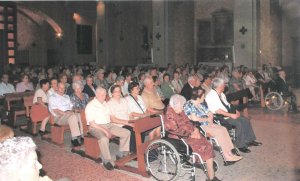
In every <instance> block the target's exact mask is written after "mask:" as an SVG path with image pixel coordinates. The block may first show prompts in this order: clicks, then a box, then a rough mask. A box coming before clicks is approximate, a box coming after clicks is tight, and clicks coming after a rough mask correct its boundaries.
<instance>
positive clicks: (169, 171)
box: [146, 115, 218, 181]
mask: <svg viewBox="0 0 300 181" xmlns="http://www.w3.org/2000/svg"><path fill="white" fill-rule="evenodd" d="M159 116H160V119H161V128H162V130H161V139H158V140H155V141H153V142H151V143H150V144H149V145H148V147H147V149H146V164H147V168H148V171H149V173H150V174H151V175H152V176H153V178H155V179H156V180H172V181H173V180H177V179H178V178H179V177H182V176H184V175H185V173H183V171H186V172H190V173H189V174H191V176H190V180H192V181H195V172H196V167H198V166H199V168H200V169H202V170H203V171H204V173H205V174H206V176H207V178H208V174H207V167H206V163H205V162H204V161H203V160H202V158H201V155H199V154H198V153H195V152H193V151H192V149H191V147H190V146H189V145H188V144H187V143H186V142H185V141H184V139H183V137H181V138H180V139H172V138H168V137H167V134H171V133H169V132H167V131H165V126H164V120H163V116H162V115H159ZM179 137H180V136H179ZM197 158H198V159H199V161H200V163H199V164H198V163H196V159H197ZM213 168H214V170H215V172H216V171H217V170H218V164H217V162H215V161H214V162H213Z"/></svg>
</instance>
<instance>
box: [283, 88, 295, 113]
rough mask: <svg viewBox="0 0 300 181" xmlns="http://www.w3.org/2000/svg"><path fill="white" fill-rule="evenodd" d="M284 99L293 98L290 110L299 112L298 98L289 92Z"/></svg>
mask: <svg viewBox="0 0 300 181" xmlns="http://www.w3.org/2000/svg"><path fill="white" fill-rule="evenodd" d="M283 96H284V97H290V98H291V103H290V107H289V110H291V111H297V97H296V95H295V94H294V93H293V92H288V93H284V94H283Z"/></svg>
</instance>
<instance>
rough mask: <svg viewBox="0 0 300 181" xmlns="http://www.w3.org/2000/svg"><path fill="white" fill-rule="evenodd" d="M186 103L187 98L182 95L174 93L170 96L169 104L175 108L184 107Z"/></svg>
mask: <svg viewBox="0 0 300 181" xmlns="http://www.w3.org/2000/svg"><path fill="white" fill-rule="evenodd" d="M185 103H186V99H185V98H184V97H183V96H182V95H179V94H174V95H172V96H171V98H170V102H169V105H170V106H171V108H173V109H174V108H176V107H182V108H183V105H184V104H185Z"/></svg>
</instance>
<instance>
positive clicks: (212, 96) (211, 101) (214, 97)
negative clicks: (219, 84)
mask: <svg viewBox="0 0 300 181" xmlns="http://www.w3.org/2000/svg"><path fill="white" fill-rule="evenodd" d="M221 99H222V101H223V102H224V104H225V105H227V106H229V105H230V104H229V103H228V102H227V100H226V96H225V94H224V93H221V96H220V97H219V95H218V93H217V92H216V91H215V90H213V89H212V90H211V91H209V93H208V94H207V95H206V97H205V102H206V103H207V106H208V109H209V110H210V111H211V112H212V113H213V114H215V113H216V111H217V110H219V109H221V110H223V111H225V112H228V110H227V108H226V107H225V106H224V105H223V104H222V102H221Z"/></svg>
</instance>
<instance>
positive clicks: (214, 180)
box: [206, 176, 221, 181]
mask: <svg viewBox="0 0 300 181" xmlns="http://www.w3.org/2000/svg"><path fill="white" fill-rule="evenodd" d="M206 181H221V180H220V179H218V177H216V176H215V177H214V178H212V179H206Z"/></svg>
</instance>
